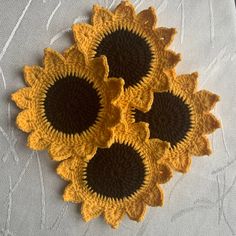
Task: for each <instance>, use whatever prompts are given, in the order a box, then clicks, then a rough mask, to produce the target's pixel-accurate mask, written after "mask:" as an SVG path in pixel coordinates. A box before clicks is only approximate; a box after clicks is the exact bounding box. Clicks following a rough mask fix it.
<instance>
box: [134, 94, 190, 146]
mask: <svg viewBox="0 0 236 236" xmlns="http://www.w3.org/2000/svg"><path fill="white" fill-rule="evenodd" d="M135 120H136V121H144V122H147V123H149V127H150V135H151V138H159V139H161V140H163V141H168V142H170V143H171V145H172V146H174V145H176V144H177V143H178V142H180V141H181V140H183V139H184V138H185V137H186V134H187V133H188V131H189V130H190V129H191V112H190V108H189V106H188V105H187V104H186V103H185V102H184V101H183V99H182V98H180V97H178V96H176V95H174V94H172V93H170V92H164V93H155V95H154V102H153V105H152V108H151V110H150V111H149V112H147V113H142V112H140V111H138V110H136V112H135Z"/></svg>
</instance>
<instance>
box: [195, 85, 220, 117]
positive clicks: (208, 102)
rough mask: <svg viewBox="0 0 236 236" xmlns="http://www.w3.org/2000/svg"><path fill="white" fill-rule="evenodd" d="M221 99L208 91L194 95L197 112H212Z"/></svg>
mask: <svg viewBox="0 0 236 236" xmlns="http://www.w3.org/2000/svg"><path fill="white" fill-rule="evenodd" d="M219 100H220V97H219V96H218V95H216V94H214V93H211V92H209V91H206V90H201V91H199V92H197V93H195V94H194V97H193V101H194V105H195V109H196V112H198V113H203V112H208V111H210V110H212V109H213V108H214V106H215V104H216V103H217V102H218V101H219Z"/></svg>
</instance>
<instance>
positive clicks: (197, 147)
mask: <svg viewBox="0 0 236 236" xmlns="http://www.w3.org/2000/svg"><path fill="white" fill-rule="evenodd" d="M190 152H191V153H192V155H194V156H204V155H210V154H211V148H210V143H209V141H208V138H207V137H205V136H200V137H199V138H198V139H197V140H196V141H195V142H194V143H193V144H192V147H191V150H190Z"/></svg>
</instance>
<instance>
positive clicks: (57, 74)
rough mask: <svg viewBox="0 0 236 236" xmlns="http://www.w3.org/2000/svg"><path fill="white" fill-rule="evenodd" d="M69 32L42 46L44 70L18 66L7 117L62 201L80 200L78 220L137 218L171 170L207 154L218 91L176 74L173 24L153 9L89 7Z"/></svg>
mask: <svg viewBox="0 0 236 236" xmlns="http://www.w3.org/2000/svg"><path fill="white" fill-rule="evenodd" d="M72 29H73V34H74V38H75V44H74V45H73V46H71V47H70V48H69V49H68V50H66V51H65V52H64V53H62V54H60V53H58V52H56V51H54V50H52V49H46V50H45V56H44V66H43V67H39V66H26V67H25V68H24V77H25V81H26V83H27V85H28V87H25V88H22V89H19V90H18V91H17V92H15V93H14V94H12V99H13V100H14V101H15V103H16V104H17V106H18V107H19V108H20V109H22V110H23V111H21V112H20V113H19V115H18V116H17V120H16V123H17V126H18V127H19V128H20V129H21V130H23V131H24V132H27V133H30V134H29V137H28V146H29V147H30V148H32V149H34V150H44V149H47V150H48V151H49V154H50V156H51V157H52V159H53V160H55V161H59V162H60V163H59V165H58V168H57V173H58V175H60V176H61V177H62V178H63V179H64V180H66V181H68V182H69V184H68V186H67V187H66V189H65V191H64V194H63V198H64V200H65V201H69V202H74V203H81V204H82V208H81V214H82V217H83V219H84V220H85V221H89V220H91V219H93V218H96V217H98V216H99V215H101V214H103V215H104V218H105V221H106V222H107V223H108V224H110V225H111V226H112V227H113V228H117V227H118V226H119V224H120V222H121V220H122V218H123V217H124V215H125V214H127V215H128V217H129V218H130V219H131V220H135V221H141V220H143V218H144V216H145V212H146V208H147V206H153V207H154V206H162V205H163V202H164V192H163V190H162V188H161V184H164V183H166V182H168V181H169V180H170V179H171V177H172V175H173V171H180V172H183V173H185V172H187V171H188V170H189V168H190V165H191V157H192V156H203V155H209V154H210V153H211V148H210V143H209V140H208V138H207V134H210V133H212V132H214V131H215V130H216V129H217V128H219V127H220V123H219V121H218V120H217V119H216V117H215V116H214V115H213V114H211V113H210V111H211V110H212V109H213V107H214V106H215V104H216V103H217V102H218V101H219V96H217V95H216V94H213V93H211V92H209V91H206V90H200V91H198V90H197V77H198V74H197V73H196V72H195V73H192V74H184V75H176V73H175V66H176V65H177V63H178V62H179V61H180V55H179V54H176V53H175V52H173V51H171V50H169V49H168V46H169V45H170V43H171V42H172V40H173V37H174V35H175V33H176V32H175V29H173V28H164V27H157V17H156V13H155V9H154V8H152V7H150V8H148V9H146V10H143V11H141V12H140V13H138V14H137V13H136V12H135V9H134V6H133V5H132V4H131V3H130V2H129V1H127V0H125V1H122V2H121V3H120V4H119V5H118V6H117V7H116V8H115V10H114V11H110V10H108V9H105V8H103V7H101V6H99V5H95V6H94V7H93V11H92V17H91V24H75V25H73V26H72Z"/></svg>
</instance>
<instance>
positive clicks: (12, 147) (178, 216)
mask: <svg viewBox="0 0 236 236" xmlns="http://www.w3.org/2000/svg"><path fill="white" fill-rule="evenodd" d="M97 2H98V1H95V0H94V1H93V0H89V1H82V0H70V1H68V0H21V1H19V0H0V235H4V236H10V235H16V236H17V235H20V236H28V235H29V236H32V235H44V236H47V235H57V236H64V235H69V236H80V235H95V236H97V235H98V236H100V235H101V236H102V235H124V236H128V235H139V236H141V235H148V236H149V235H150V236H152V235H153V236H154V235H164V236H165V235H177V236H178V235H181V236H185V235H186V236H189V235H190V236H191V235H202V236H205V235H210V236H211V235H214V236H215V235H224V236H225V235H226V236H227V235H234V234H236V224H235V223H234V222H236V186H235V182H236V148H235V147H236V125H235V124H236V122H235V119H236V96H235V93H236V18H235V16H236V12H235V7H234V0H198V1H196V0H182V2H181V0H153V1H151V0H146V1H143V0H141V1H140V0H136V1H135V4H136V6H137V10H138V11H140V10H141V9H144V8H146V7H148V6H150V5H154V6H155V7H156V8H158V10H159V14H158V22H159V25H161V26H167V27H175V28H177V30H178V34H177V36H176V38H175V41H174V43H173V45H172V46H171V47H172V48H173V49H174V50H175V51H177V52H180V53H181V54H182V58H183V59H182V62H180V63H179V64H178V67H177V72H178V73H188V72H193V71H198V72H199V73H200V81H199V84H200V87H201V88H205V89H209V90H211V91H213V92H215V93H217V94H219V95H220V96H221V102H220V103H219V104H218V105H217V108H216V109H215V110H214V113H215V114H216V116H217V117H218V118H219V119H220V120H221V122H222V127H223V128H222V129H221V130H217V131H216V132H215V134H214V135H211V136H210V139H211V141H212V142H213V149H214V153H213V155H212V156H211V157H205V158H194V159H193V164H192V168H191V172H189V173H188V174H185V175H182V174H177V173H176V174H175V176H174V178H173V179H172V180H171V181H170V182H169V183H168V184H166V185H165V186H164V189H165V205H164V207H163V208H150V209H149V211H148V213H147V215H146V218H145V220H144V221H143V222H142V223H136V222H133V221H130V220H129V219H128V218H125V219H124V220H123V222H122V223H121V225H120V228H119V229H118V230H112V229H111V228H110V227H109V226H108V225H106V224H105V223H104V221H103V219H102V218H101V217H100V218H98V219H96V220H94V221H92V222H91V223H84V222H83V221H82V219H81V216H80V213H79V210H80V208H79V206H78V205H75V204H70V203H65V202H63V200H62V197H61V196H62V192H63V189H64V187H65V185H66V183H65V182H64V181H62V180H61V179H60V177H58V176H57V175H56V173H55V168H56V166H57V163H55V162H53V161H51V160H50V158H48V154H47V153H46V152H38V153H36V154H32V152H31V150H29V149H28V148H27V147H26V145H25V144H26V137H27V135H26V134H24V133H23V132H21V131H19V130H17V129H16V127H15V118H16V114H17V113H18V112H19V110H18V109H17V108H16V107H15V105H14V104H13V103H12V102H11V101H10V97H9V95H10V94H11V93H12V92H13V91H15V90H17V89H18V88H20V87H23V86H24V83H23V79H22V77H23V76H22V67H23V65H25V64H41V63H42V56H43V49H44V48H45V47H49V46H50V47H52V48H54V49H56V50H59V51H62V50H63V49H65V48H67V47H68V46H69V45H70V44H71V43H72V42H73V37H72V34H71V32H70V31H69V29H70V26H71V24H72V23H73V22H74V21H75V20H77V22H82V21H86V20H87V19H88V16H89V13H90V10H91V7H92V5H93V4H94V3H97ZM99 2H100V4H102V5H103V6H106V5H107V6H109V7H110V6H111V5H113V6H112V7H114V6H115V5H116V4H117V3H118V1H115V2H114V1H111V0H104V1H102V0H100V1H99ZM113 3H114V4H113ZM54 13H55V14H54Z"/></svg>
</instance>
